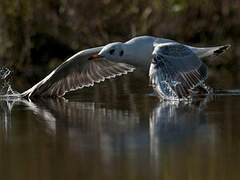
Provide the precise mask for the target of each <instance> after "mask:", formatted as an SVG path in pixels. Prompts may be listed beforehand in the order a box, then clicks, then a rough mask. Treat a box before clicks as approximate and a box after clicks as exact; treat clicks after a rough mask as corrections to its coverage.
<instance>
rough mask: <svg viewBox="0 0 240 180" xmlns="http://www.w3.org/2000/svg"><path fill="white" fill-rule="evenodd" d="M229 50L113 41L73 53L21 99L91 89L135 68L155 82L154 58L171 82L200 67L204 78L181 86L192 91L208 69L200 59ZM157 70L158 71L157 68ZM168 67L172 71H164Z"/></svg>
mask: <svg viewBox="0 0 240 180" xmlns="http://www.w3.org/2000/svg"><path fill="white" fill-rule="evenodd" d="M228 47H229V46H228V45H226V46H217V47H207V48H197V47H192V46H188V45H184V44H181V43H177V42H176V41H173V40H169V39H163V38H157V37H152V36H140V37H135V38H133V39H131V40H129V41H127V42H125V43H122V42H114V43H110V44H107V45H105V46H101V47H96V48H91V49H87V50H83V51H80V52H78V53H76V54H75V55H73V56H72V57H70V58H69V59H67V60H66V61H65V62H63V63H62V64H61V65H59V66H58V67H57V68H56V69H55V70H53V71H52V72H51V73H50V74H49V75H48V76H46V77H45V78H44V79H43V80H42V81H40V82H39V83H37V84H36V85H34V86H33V87H32V88H30V89H29V90H27V91H25V92H23V93H22V96H23V97H28V98H32V97H36V96H45V97H46V96H48V97H49V96H51V97H52V96H55V97H56V96H63V95H64V94H65V93H66V92H68V91H73V90H76V89H81V88H84V87H90V86H93V85H94V83H99V82H102V81H104V80H106V79H110V78H115V77H117V76H121V75H124V74H127V73H129V72H133V71H134V70H135V69H136V68H138V69H141V70H143V72H145V73H146V74H149V75H150V81H151V79H154V78H152V76H156V75H157V73H152V72H151V71H152V70H153V68H149V67H150V66H151V65H152V64H155V62H156V59H158V60H160V59H161V62H163V63H165V66H163V67H164V68H165V72H161V73H167V74H168V73H170V74H171V73H173V74H175V76H174V77H172V78H175V79H171V80H179V79H180V80H181V81H183V82H181V83H183V84H184V83H185V84H187V83H189V82H187V81H186V82H185V80H184V79H185V78H186V77H188V76H192V75H191V72H193V71H194V72H195V71H196V72H198V70H199V68H200V70H202V71H203V72H204V77H200V76H198V78H199V79H197V78H195V82H191V83H192V85H187V86H185V87H184V88H188V89H191V88H193V87H194V86H196V85H197V84H198V83H199V82H202V81H204V80H205V79H206V72H207V67H206V66H205V65H204V64H203V62H202V61H201V60H200V58H203V57H207V56H211V55H219V54H221V53H222V52H223V51H224V50H225V49H227V48H228ZM184 53H185V54H184ZM154 59H155V60H154ZM151 62H154V63H151ZM156 67H157V68H160V69H161V67H160V66H156ZM156 67H155V69H156ZM169 68H170V70H171V71H166V70H169ZM201 68H202V69H201ZM149 70H150V72H149ZM200 73H201V72H200ZM181 74H183V75H184V76H182V75H181ZM185 75H186V76H185ZM194 77H195V74H194ZM186 79H188V78H186ZM191 83H190V84H191ZM176 92H178V91H176ZM181 93H182V92H181ZM182 95H184V94H182Z"/></svg>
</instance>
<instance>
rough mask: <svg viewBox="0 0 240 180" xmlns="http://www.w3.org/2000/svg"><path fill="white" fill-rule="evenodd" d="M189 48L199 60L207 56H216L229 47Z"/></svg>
mask: <svg viewBox="0 0 240 180" xmlns="http://www.w3.org/2000/svg"><path fill="white" fill-rule="evenodd" d="M187 47H189V48H190V49H191V50H192V51H193V52H194V53H195V54H196V55H197V56H198V57H199V58H204V57H208V56H212V55H215V56H218V55H220V54H222V53H224V52H225V51H226V50H227V49H228V48H230V47H231V45H224V46H216V47H206V48H197V47H192V46H187Z"/></svg>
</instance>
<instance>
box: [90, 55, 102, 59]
mask: <svg viewBox="0 0 240 180" xmlns="http://www.w3.org/2000/svg"><path fill="white" fill-rule="evenodd" d="M102 57H103V56H101V55H99V54H94V55H92V56H91V57H89V58H88V60H93V59H98V58H102Z"/></svg>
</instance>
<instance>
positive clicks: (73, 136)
mask: <svg viewBox="0 0 240 180" xmlns="http://www.w3.org/2000/svg"><path fill="white" fill-rule="evenodd" d="M146 84H148V80H147V78H146V77H143V76H141V75H138V74H133V75H130V76H127V77H122V78H118V79H117V80H110V81H107V82H104V83H102V84H100V85H96V86H95V87H93V88H87V89H83V90H81V91H78V92H73V93H71V94H70V95H68V96H67V97H66V99H33V100H32V101H27V100H23V99H17V100H16V99H1V100H0V159H1V161H0V178H1V179H18V180H26V179H36V180H38V179H44V180H48V179H97V180H99V179H104V180H105V179H119V180H120V179H183V180H186V179H195V180H198V179H199V180H202V179H205V180H208V179H209V180H214V179H217V180H221V179H223V180H225V179H238V178H239V176H240V171H239V169H240V140H239V139H240V131H239V129H240V121H239V116H240V112H239V107H240V96H239V91H238V90H235V91H218V92H219V95H210V96H207V97H195V98H194V100H193V101H192V102H191V103H189V102H188V103H187V102H167V101H163V102H160V101H159V100H158V98H156V97H154V96H151V95H149V94H150V93H152V90H151V88H149V87H147V86H146Z"/></svg>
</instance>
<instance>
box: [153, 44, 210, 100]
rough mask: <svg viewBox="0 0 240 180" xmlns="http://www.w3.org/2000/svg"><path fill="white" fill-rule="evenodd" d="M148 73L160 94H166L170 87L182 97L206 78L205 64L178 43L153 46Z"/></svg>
mask: <svg viewBox="0 0 240 180" xmlns="http://www.w3.org/2000/svg"><path fill="white" fill-rule="evenodd" d="M149 75H150V81H151V83H152V84H155V88H158V90H159V91H160V92H161V94H162V96H165V95H166V96H167V95H168V94H167V93H169V89H170V91H172V92H173V93H174V95H175V96H177V97H178V98H182V97H187V96H188V95H189V90H190V89H193V88H194V87H196V86H198V85H200V84H201V83H202V82H203V81H204V80H205V79H206V78H207V66H206V65H205V64H204V63H203V62H202V61H201V60H200V59H199V58H198V57H197V55H196V54H195V53H193V52H192V51H191V49H190V48H188V47H186V46H184V45H182V44H179V43H165V44H159V45H157V46H156V47H155V49H154V52H153V57H152V63H151V67H150V72H149Z"/></svg>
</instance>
